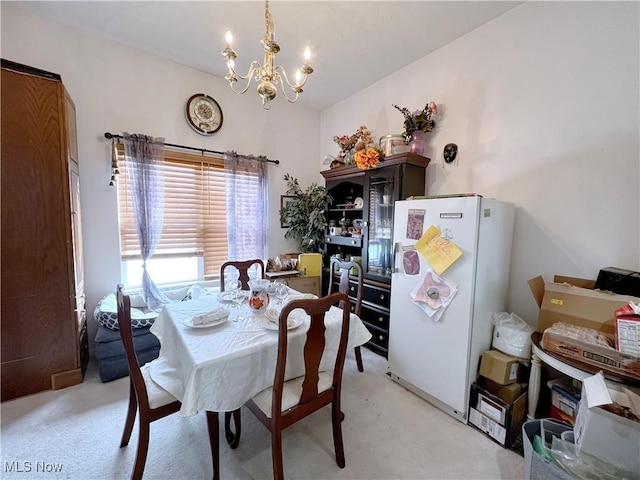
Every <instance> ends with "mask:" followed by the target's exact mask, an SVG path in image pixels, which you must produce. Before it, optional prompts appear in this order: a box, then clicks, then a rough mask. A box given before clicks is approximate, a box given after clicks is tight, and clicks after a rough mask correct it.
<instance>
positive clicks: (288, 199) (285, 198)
mask: <svg viewBox="0 0 640 480" xmlns="http://www.w3.org/2000/svg"><path fill="white" fill-rule="evenodd" d="M295 199H296V197H293V196H290V195H280V211H281V212H282V210H284V209H285V208H287V205H289V204H290V203H293V201H294V200H295ZM280 228H289V225H287V224H286V223H284V222H283V221H282V220H280Z"/></svg>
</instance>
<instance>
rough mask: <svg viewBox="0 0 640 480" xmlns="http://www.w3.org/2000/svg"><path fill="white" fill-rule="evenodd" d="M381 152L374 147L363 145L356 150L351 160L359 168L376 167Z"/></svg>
mask: <svg viewBox="0 0 640 480" xmlns="http://www.w3.org/2000/svg"><path fill="white" fill-rule="evenodd" d="M381 157H382V153H381V152H380V150H379V149H377V148H375V147H365V148H363V149H361V150H357V151H356V153H355V155H354V157H353V160H354V162H355V163H356V165H357V166H358V168H359V169H360V170H366V169H368V168H373V167H377V166H378V165H379V164H380V158H381Z"/></svg>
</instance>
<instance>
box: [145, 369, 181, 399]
mask: <svg viewBox="0 0 640 480" xmlns="http://www.w3.org/2000/svg"><path fill="white" fill-rule="evenodd" d="M151 363H152V362H149V363H147V364H145V365H143V366H142V367H140V371H141V372H142V376H143V377H144V383H145V385H146V387H147V395H148V397H149V407H151V408H158V407H162V406H163V405H168V404H169V403H172V402H175V401H176V400H177V398H176V397H174V396H173V395H171V394H170V393H169V392H167V391H166V390H165V389H164V388H162V387H161V386H160V385H158V384H157V383H156V382H154V381H153V379H152V378H151V369H150V366H151Z"/></svg>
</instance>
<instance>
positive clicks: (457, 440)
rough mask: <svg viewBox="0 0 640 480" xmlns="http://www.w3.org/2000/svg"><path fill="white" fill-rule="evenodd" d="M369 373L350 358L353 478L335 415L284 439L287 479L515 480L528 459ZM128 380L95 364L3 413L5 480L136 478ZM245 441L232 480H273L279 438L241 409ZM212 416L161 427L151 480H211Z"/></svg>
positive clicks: (232, 459) (348, 440) (371, 366)
mask: <svg viewBox="0 0 640 480" xmlns="http://www.w3.org/2000/svg"><path fill="white" fill-rule="evenodd" d="M362 353H363V360H364V365H365V371H364V372H363V373H360V372H358V371H357V370H356V366H355V360H354V357H353V355H349V356H348V357H347V364H346V366H345V373H344V379H343V411H344V413H345V415H346V419H345V421H344V422H343V436H344V446H345V454H346V467H345V468H344V469H340V468H339V467H338V466H337V465H336V463H335V457H334V453H333V452H334V451H333V439H332V435H331V422H330V408H329V407H327V408H325V409H323V410H321V411H319V412H317V413H316V414H314V415H312V416H311V417H308V418H307V419H305V420H303V421H302V422H299V423H298V424H296V425H294V426H293V427H291V428H289V429H288V430H286V431H285V433H284V435H283V450H284V470H285V475H286V476H287V478H301V479H516V478H522V477H523V459H522V457H520V456H519V455H517V454H516V453H514V452H512V451H510V450H507V449H504V448H501V447H500V446H499V445H497V444H496V443H494V442H492V441H491V440H490V439H488V438H487V437H485V436H484V435H483V434H482V433H480V432H478V431H476V430H474V429H473V428H472V427H470V426H467V425H464V424H462V423H460V422H458V421H457V420H455V419H453V418H451V417H449V416H448V415H446V414H445V413H442V412H441V411H440V410H438V409H436V408H435V407H432V406H431V405H429V404H428V403H426V402H425V401H424V400H422V399H420V398H418V397H417V396H415V395H414V394H412V393H411V392H409V391H407V390H406V389H404V388H403V387H401V386H400V385H398V384H396V383H394V382H392V381H391V380H390V379H389V377H388V376H387V375H386V370H387V364H386V360H385V359H384V358H382V357H379V356H377V355H375V354H373V353H372V352H370V351H369V350H368V349H366V348H363V349H362ZM128 386H129V383H128V378H123V379H120V380H116V381H114V382H110V383H101V382H100V380H99V377H98V374H97V367H96V365H95V364H94V363H93V360H92V362H91V363H90V365H89V370H88V372H87V376H86V378H85V381H84V383H83V384H81V385H77V386H74V387H70V388H67V389H63V390H58V391H48V392H43V393H39V394H36V395H31V396H28V397H23V398H19V399H15V400H11V401H7V402H4V403H2V405H1V410H0V413H1V416H2V423H1V425H2V431H1V447H2V452H1V461H2V465H1V466H0V478H2V479H54V478H55V479H58V478H60V479H62V478H64V479H78V480H91V479H121V478H122V479H126V478H129V477H130V476H131V471H132V468H133V462H134V458H135V451H136V447H137V438H138V437H137V424H136V427H135V428H134V433H133V436H132V438H131V442H130V444H129V446H128V447H126V448H122V449H121V448H119V444H120V437H121V435H122V428H123V424H124V419H125V415H126V406H127V399H128ZM242 422H243V425H242V439H241V442H240V445H239V447H238V448H237V449H236V450H231V449H230V448H229V446H228V445H227V444H226V441H224V439H223V438H221V449H220V462H221V465H220V471H221V476H222V478H223V479H262V478H272V470H271V447H270V437H269V433H268V431H267V430H266V429H265V428H264V427H263V426H262V424H260V423H259V422H258V421H257V420H256V419H255V418H254V417H253V415H252V414H251V412H249V411H248V410H246V409H243V410H242ZM211 476H212V466H211V451H210V449H209V442H208V437H207V430H206V419H205V415H204V413H203V412H201V413H199V414H197V415H194V416H192V417H188V418H183V417H180V416H179V415H177V414H176V415H172V416H169V417H166V418H164V419H162V420H158V421H156V422H154V423H153V424H152V425H151V440H150V444H149V454H148V457H147V465H146V469H145V476H144V477H145V478H149V479H152V478H157V479H171V480H174V479H175V480H178V479H185V480H195V479H208V478H211Z"/></svg>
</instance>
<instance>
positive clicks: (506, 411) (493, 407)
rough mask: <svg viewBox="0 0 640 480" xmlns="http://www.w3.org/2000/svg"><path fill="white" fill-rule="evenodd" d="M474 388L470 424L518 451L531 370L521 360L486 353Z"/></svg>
mask: <svg viewBox="0 0 640 480" xmlns="http://www.w3.org/2000/svg"><path fill="white" fill-rule="evenodd" d="M478 374H479V377H478V379H477V381H476V383H474V384H473V385H472V386H471V399H470V408H469V422H470V423H471V425H473V426H475V427H476V428H478V429H479V430H481V431H483V432H484V433H485V434H487V435H488V436H489V437H491V438H492V439H493V440H494V441H496V442H497V443H499V444H500V445H502V446H505V447H508V448H513V449H516V450H519V449H520V447H521V428H522V423H523V422H524V419H525V413H526V408H527V384H526V383H522V380H523V379H525V378H527V377H528V368H527V366H526V364H525V362H524V361H523V360H522V359H518V358H517V357H514V356H512V355H508V354H506V353H502V352H500V351H498V350H487V351H486V352H484V353H483V354H482V356H481V357H480V368H479V370H478Z"/></svg>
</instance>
